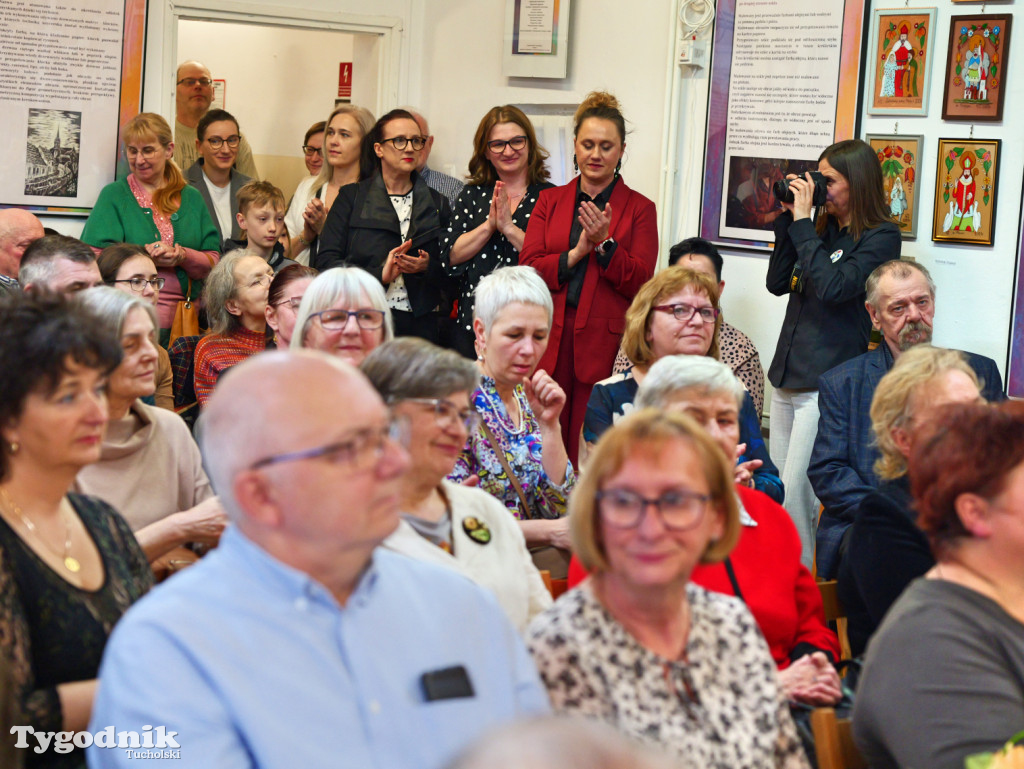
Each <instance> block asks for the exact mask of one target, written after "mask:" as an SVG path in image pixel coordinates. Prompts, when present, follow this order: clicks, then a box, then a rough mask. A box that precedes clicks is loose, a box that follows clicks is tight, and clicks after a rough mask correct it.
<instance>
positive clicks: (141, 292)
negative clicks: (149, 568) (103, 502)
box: [96, 243, 174, 507]
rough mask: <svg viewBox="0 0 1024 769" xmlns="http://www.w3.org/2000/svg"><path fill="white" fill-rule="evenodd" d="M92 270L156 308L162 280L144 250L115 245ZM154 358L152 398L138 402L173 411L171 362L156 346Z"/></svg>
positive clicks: (130, 245) (102, 253) (130, 246)
mask: <svg viewBox="0 0 1024 769" xmlns="http://www.w3.org/2000/svg"><path fill="white" fill-rule="evenodd" d="M96 266H97V267H99V270H100V277H101V278H103V282H104V283H105V284H106V285H108V286H111V287H113V288H116V289H117V290H118V291H124V292H125V293H128V294H132V295H133V296H138V297H141V298H142V299H144V300H145V301H147V302H149V303H150V304H151V305H153V307H154V308H155V307H156V305H157V302H158V301H159V299H160V289H162V288H163V287H164V282H165V280H164V279H163V278H161V277H160V276H159V275H157V272H156V265H155V264H154V263H153V260H152V259H150V258H149V254H147V253H146V249H145V248H143V247H142V246H137V245H135V244H134V243H115V244H113V245H112V246H107V247H106V248H104V249H103V250H102V251H100V254H99V256H97V257H96ZM156 354H157V359H156V392H155V393H154V394H153V395H152V396H143V398H142V400H143V401H144V402H145V403H148V404H150V405H151V406H159V407H160V408H162V409H169V410H170V411H174V372H173V371H172V370H171V358H170V356H169V355H168V354H167V350H165V349H164V348H163V347H161V346H160V345H157V348H156ZM115 507H116V505H115Z"/></svg>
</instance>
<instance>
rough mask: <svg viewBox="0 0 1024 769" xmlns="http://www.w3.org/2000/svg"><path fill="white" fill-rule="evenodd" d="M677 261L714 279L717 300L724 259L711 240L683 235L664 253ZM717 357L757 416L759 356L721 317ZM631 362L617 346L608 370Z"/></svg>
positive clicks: (721, 288) (761, 398)
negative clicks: (745, 392) (613, 365)
mask: <svg viewBox="0 0 1024 769" xmlns="http://www.w3.org/2000/svg"><path fill="white" fill-rule="evenodd" d="M677 264H678V265H679V266H681V267H687V268H689V269H691V270H695V271H696V272H703V273H705V274H706V275H710V276H711V277H713V278H714V279H715V280H716V281H718V298H719V301H721V298H722V292H723V291H724V290H725V281H724V280H722V265H723V264H724V261H723V259H722V255H721V254H720V253H718V249H717V248H715V245H714V244H713V243H712V242H711V241H708V240H704V238H687V239H686V240H683V241H680V242H679V243H676V244H675V245H674V246H672V248H671V249H670V250H669V252H668V266H669V267H672V266H674V265H677ZM718 360H720V361H722V362H723V363H724V364H725V365H727V366H728V367H729V368H731V369H732V373H734V374H735V375H736V378H737V379H739V380H740V381H741V382H742V383H743V386H744V387H745V388H747V392H748V393H750V397H751V399H752V400H753V401H754V410H755V411H757V418H758V419H760V418H761V415H762V414H763V413H764V368H762V367H761V357H760V356H759V355H758V354H757V348H756V347H754V343H753V342H752V341H750V337H748V336H747V335H746V334H744V333H743V332H742V331H740V330H739V329H738V328H736V327H735V326H730V325H729V324H728V323H726V322H725V318H724V316H723V318H722V325H721V328H719V329H718ZM632 365H633V364H632V362H631V361H630V360H629V358H627V357H626V355H625V353H624V352H623V350H622V348H621V347H620V348H619V354H618V355H616V356H615V369H614V371H612V373H613V374H618V373H620V372H623V371H627V370H629V368H630V367H631V366H632Z"/></svg>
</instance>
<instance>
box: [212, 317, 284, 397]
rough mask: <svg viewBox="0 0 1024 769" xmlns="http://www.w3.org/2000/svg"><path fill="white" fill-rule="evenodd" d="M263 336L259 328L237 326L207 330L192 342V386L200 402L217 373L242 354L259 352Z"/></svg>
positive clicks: (243, 358)
mask: <svg viewBox="0 0 1024 769" xmlns="http://www.w3.org/2000/svg"><path fill="white" fill-rule="evenodd" d="M266 347H267V337H266V334H264V333H263V332H262V331H250V330H249V329H247V328H243V327H239V328H235V329H232V330H231V331H229V332H228V333H227V334H224V335H223V336H221V335H220V334H209V335H207V336H204V337H203V338H202V339H200V340H199V343H198V344H197V345H196V357H195V386H196V398H197V399H198V401H199V405H200V406H205V405H206V401H208V400H209V399H210V396H211V395H213V388H214V387H216V385H217V380H218V379H219V378H220V375H221V374H223V373H224V372H225V371H227V370H228V369H229V368H231V367H232V366H235V365H237V364H239V363H241V362H242V361H243V360H245V359H246V358H248V357H250V356H252V355H255V354H256V353H258V352H263V351H264V350H265V349H266Z"/></svg>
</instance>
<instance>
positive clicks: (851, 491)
mask: <svg viewBox="0 0 1024 769" xmlns="http://www.w3.org/2000/svg"><path fill="white" fill-rule="evenodd" d="M866 289H867V301H866V302H865V306H866V307H867V310H868V315H870V316H871V323H872V325H873V326H874V327H875V328H876V329H878V330H879V331H880V332H881V333H882V343H881V344H879V345H878V347H877V348H876V349H874V350H870V351H869V352H866V353H864V354H863V355H859V356H858V357H856V358H853V359H851V360H848V361H846V362H845V363H841V364H840V365H838V366H836V367H835V368H833V369H831V370H829V371H826V372H825V373H824V374H823V375H822V376H821V378H820V379H819V380H818V387H819V394H818V408H819V411H820V414H821V416H820V418H819V420H818V435H817V438H816V439H815V441H814V450H813V452H812V454H811V463H810V465H809V466H808V468H807V477H808V478H809V479H810V481H811V486H812V487H813V488H814V493H815V495H817V497H818V499H819V500H820V501H821V503H822V505H824V508H825V509H824V511H823V512H822V514H821V520H820V521H819V522H818V534H817V555H816V560H817V564H818V577H820V578H823V579H829V578H830V577H832V576H833V575H834V574H835V573H836V570H837V568H838V566H839V561H840V560H841V558H842V550H843V547H842V544H843V539H844V535H845V533H846V531H847V529H848V528H849V527H850V524H851V523H852V522H853V519H854V517H855V516H856V515H857V511H858V509H859V508H860V502H861V500H862V499H863V498H864V497H865V496H866V495H867V494H868V493H869V492H871V491H873V490H874V489H876V488H877V487H878V483H879V480H878V477H877V476H876V475H875V470H874V465H875V461H876V460H877V459H878V457H879V453H878V449H877V448H876V447H875V445H874V437H873V433H872V431H871V415H870V411H871V399H872V397H873V396H874V393H875V388H876V387H877V386H878V382H879V380H881V378H882V377H883V376H884V375H885V374H886V373H887V372H888V371H889V369H891V368H892V366H893V364H894V363H895V361H896V359H897V358H899V356H900V354H901V353H903V352H904V351H905V350H909V349H910V348H911V347H913V346H914V345H918V344H928V343H930V342H931V340H932V321H933V319H934V317H935V283H934V282H933V281H932V278H931V275H929V274H928V270H926V269H925V268H924V267H923V266H921V265H920V264H918V263H916V262H910V261H903V260H893V261H890V262H886V263H885V264H882V265H880V266H879V267H878V268H876V269H875V270H874V272H872V273H871V274H870V275H869V276H868V279H867V283H866ZM964 355H965V356H966V357H967V362H968V363H969V364H970V366H971V368H973V369H974V372H975V373H976V374H977V375H978V380H979V381H980V382H981V384H982V390H981V394H982V395H983V396H984V397H985V399H986V400H988V401H999V400H1003V399H1004V398H1005V397H1006V396H1004V395H1003V384H1002V380H1001V379H1000V376H999V369H998V368H997V367H996V363H995V361H993V360H992V359H991V358H986V357H984V356H982V355H975V354H974V353H970V352H965V353H964Z"/></svg>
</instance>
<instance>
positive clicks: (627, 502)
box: [596, 489, 711, 531]
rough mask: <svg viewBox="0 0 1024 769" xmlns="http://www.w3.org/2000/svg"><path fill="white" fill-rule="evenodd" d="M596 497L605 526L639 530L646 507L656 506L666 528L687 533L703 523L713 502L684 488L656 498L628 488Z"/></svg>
mask: <svg viewBox="0 0 1024 769" xmlns="http://www.w3.org/2000/svg"><path fill="white" fill-rule="evenodd" d="M596 496H597V499H598V501H600V503H601V516H602V518H604V521H605V523H607V524H608V525H609V526H614V527H615V528H616V529H634V528H636V527H637V526H639V525H640V521H641V520H643V517H644V510H646V509H647V506H648V505H654V507H655V508H657V510H658V514H659V515H660V516H661V522H662V523H663V524H664V525H665V528H666V529H669V530H670V531H686V530H687V529H692V528H693V527H694V526H696V525H697V524H698V523H700V519H701V518H702V517H704V511H705V510H706V509H707V506H708V502H710V501H711V497H710V496H708V495H707V494H698V493H696V492H694V491H686V490H685V489H676V490H675V491H666V492H665V493H664V494H662V495H661V496H660V497H656V498H654V499H647V497H644V496H641V495H640V494H637V493H636V492H635V491H630V490H629V489H605V490H604V491H599V492H597V495H596Z"/></svg>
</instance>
